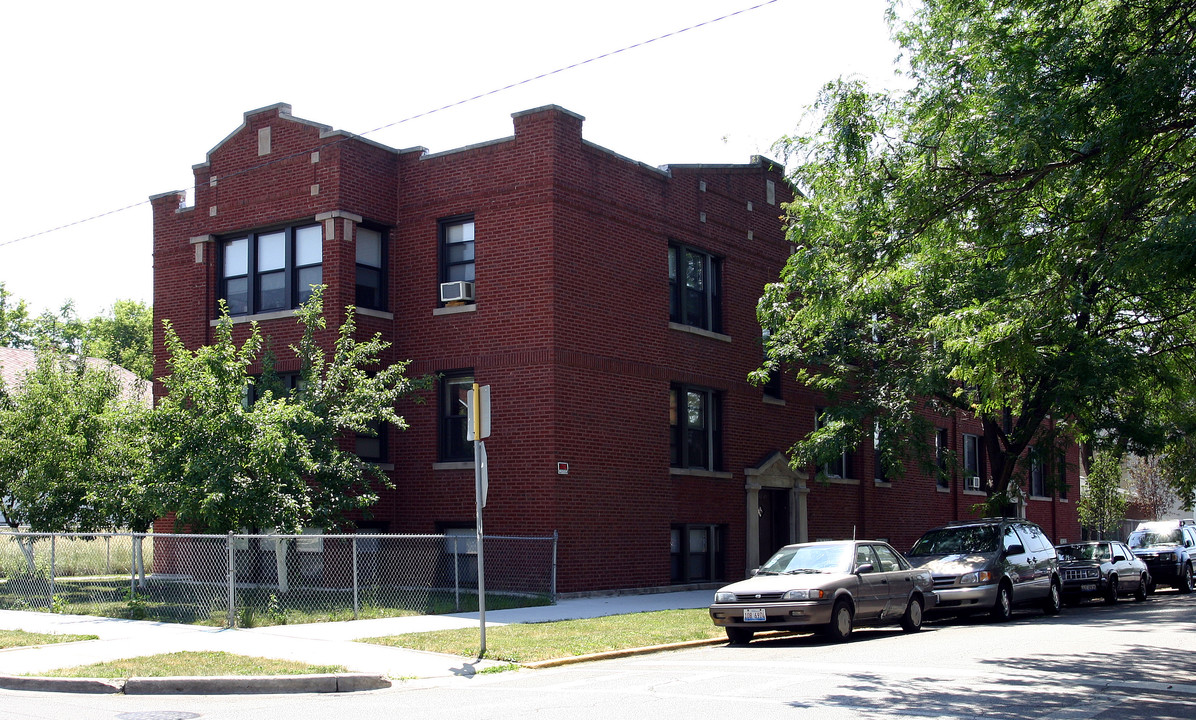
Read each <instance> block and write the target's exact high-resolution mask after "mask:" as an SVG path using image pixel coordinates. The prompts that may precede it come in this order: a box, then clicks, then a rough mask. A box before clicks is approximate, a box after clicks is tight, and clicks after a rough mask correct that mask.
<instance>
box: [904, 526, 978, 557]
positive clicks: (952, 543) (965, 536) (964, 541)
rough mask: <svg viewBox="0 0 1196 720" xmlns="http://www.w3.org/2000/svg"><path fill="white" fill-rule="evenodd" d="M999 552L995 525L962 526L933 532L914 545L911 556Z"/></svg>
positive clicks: (910, 552)
mask: <svg viewBox="0 0 1196 720" xmlns="http://www.w3.org/2000/svg"><path fill="white" fill-rule="evenodd" d="M992 552H997V529H996V527H995V526H993V525H962V526H960V527H945V528H939V529H937V530H931V531H930V532H928V533H926V534H925V535H923V536H922V537H921V539H919V540H918V542H916V543H914V547H913V548H912V549H911V550H910V551H909V554H910V555H961V554H965V553H992Z"/></svg>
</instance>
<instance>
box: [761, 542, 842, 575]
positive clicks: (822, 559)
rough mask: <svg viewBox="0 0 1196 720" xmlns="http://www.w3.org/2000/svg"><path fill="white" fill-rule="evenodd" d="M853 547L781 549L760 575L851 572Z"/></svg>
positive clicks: (771, 558) (809, 546) (818, 546)
mask: <svg viewBox="0 0 1196 720" xmlns="http://www.w3.org/2000/svg"><path fill="white" fill-rule="evenodd" d="M854 552H855V551H854V550H853V546H852V545H850V544H846V545H798V546H795V547H786V548H781V549H780V550H778V551H777V554H776V555H773V556H772V557H770V558H769V559H768V562H766V563H764V565H762V566H761V567H760V574H765V575H767V574H782V573H799V572H844V573H845V572H849V571H850V570H851V560H852V557H854Z"/></svg>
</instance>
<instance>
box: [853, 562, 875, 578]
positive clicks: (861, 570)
mask: <svg viewBox="0 0 1196 720" xmlns="http://www.w3.org/2000/svg"><path fill="white" fill-rule="evenodd" d="M870 572H872V563H864V564H863V565H860V566H858V567H856V569H855V574H856V575H863V574H865V573H870Z"/></svg>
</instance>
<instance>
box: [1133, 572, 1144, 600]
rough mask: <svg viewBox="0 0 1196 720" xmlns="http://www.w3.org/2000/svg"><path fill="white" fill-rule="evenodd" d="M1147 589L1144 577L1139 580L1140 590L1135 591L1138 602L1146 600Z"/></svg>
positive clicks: (1135, 598)
mask: <svg viewBox="0 0 1196 720" xmlns="http://www.w3.org/2000/svg"><path fill="white" fill-rule="evenodd" d="M1146 587H1147V582H1146V576H1145V575H1143V576H1142V577H1140V578H1138V589H1137V590H1135V591H1134V600H1135V601H1136V602H1142V601H1144V600H1146Z"/></svg>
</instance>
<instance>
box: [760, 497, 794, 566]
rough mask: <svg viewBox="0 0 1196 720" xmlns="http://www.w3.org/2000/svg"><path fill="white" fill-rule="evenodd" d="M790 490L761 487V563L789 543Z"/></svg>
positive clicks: (790, 535)
mask: <svg viewBox="0 0 1196 720" xmlns="http://www.w3.org/2000/svg"><path fill="white" fill-rule="evenodd" d="M791 537H793V535H792V534H791V532H790V528H789V490H786V489H783V488H761V489H760V563H761V564H763V563H764V561H765V560H768V558H770V557H772V554H773V553H775V552H776V551H777V550H780V549H781V548H783V547H785V546H786V545H788V544H789V539H790V538H791Z"/></svg>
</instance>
